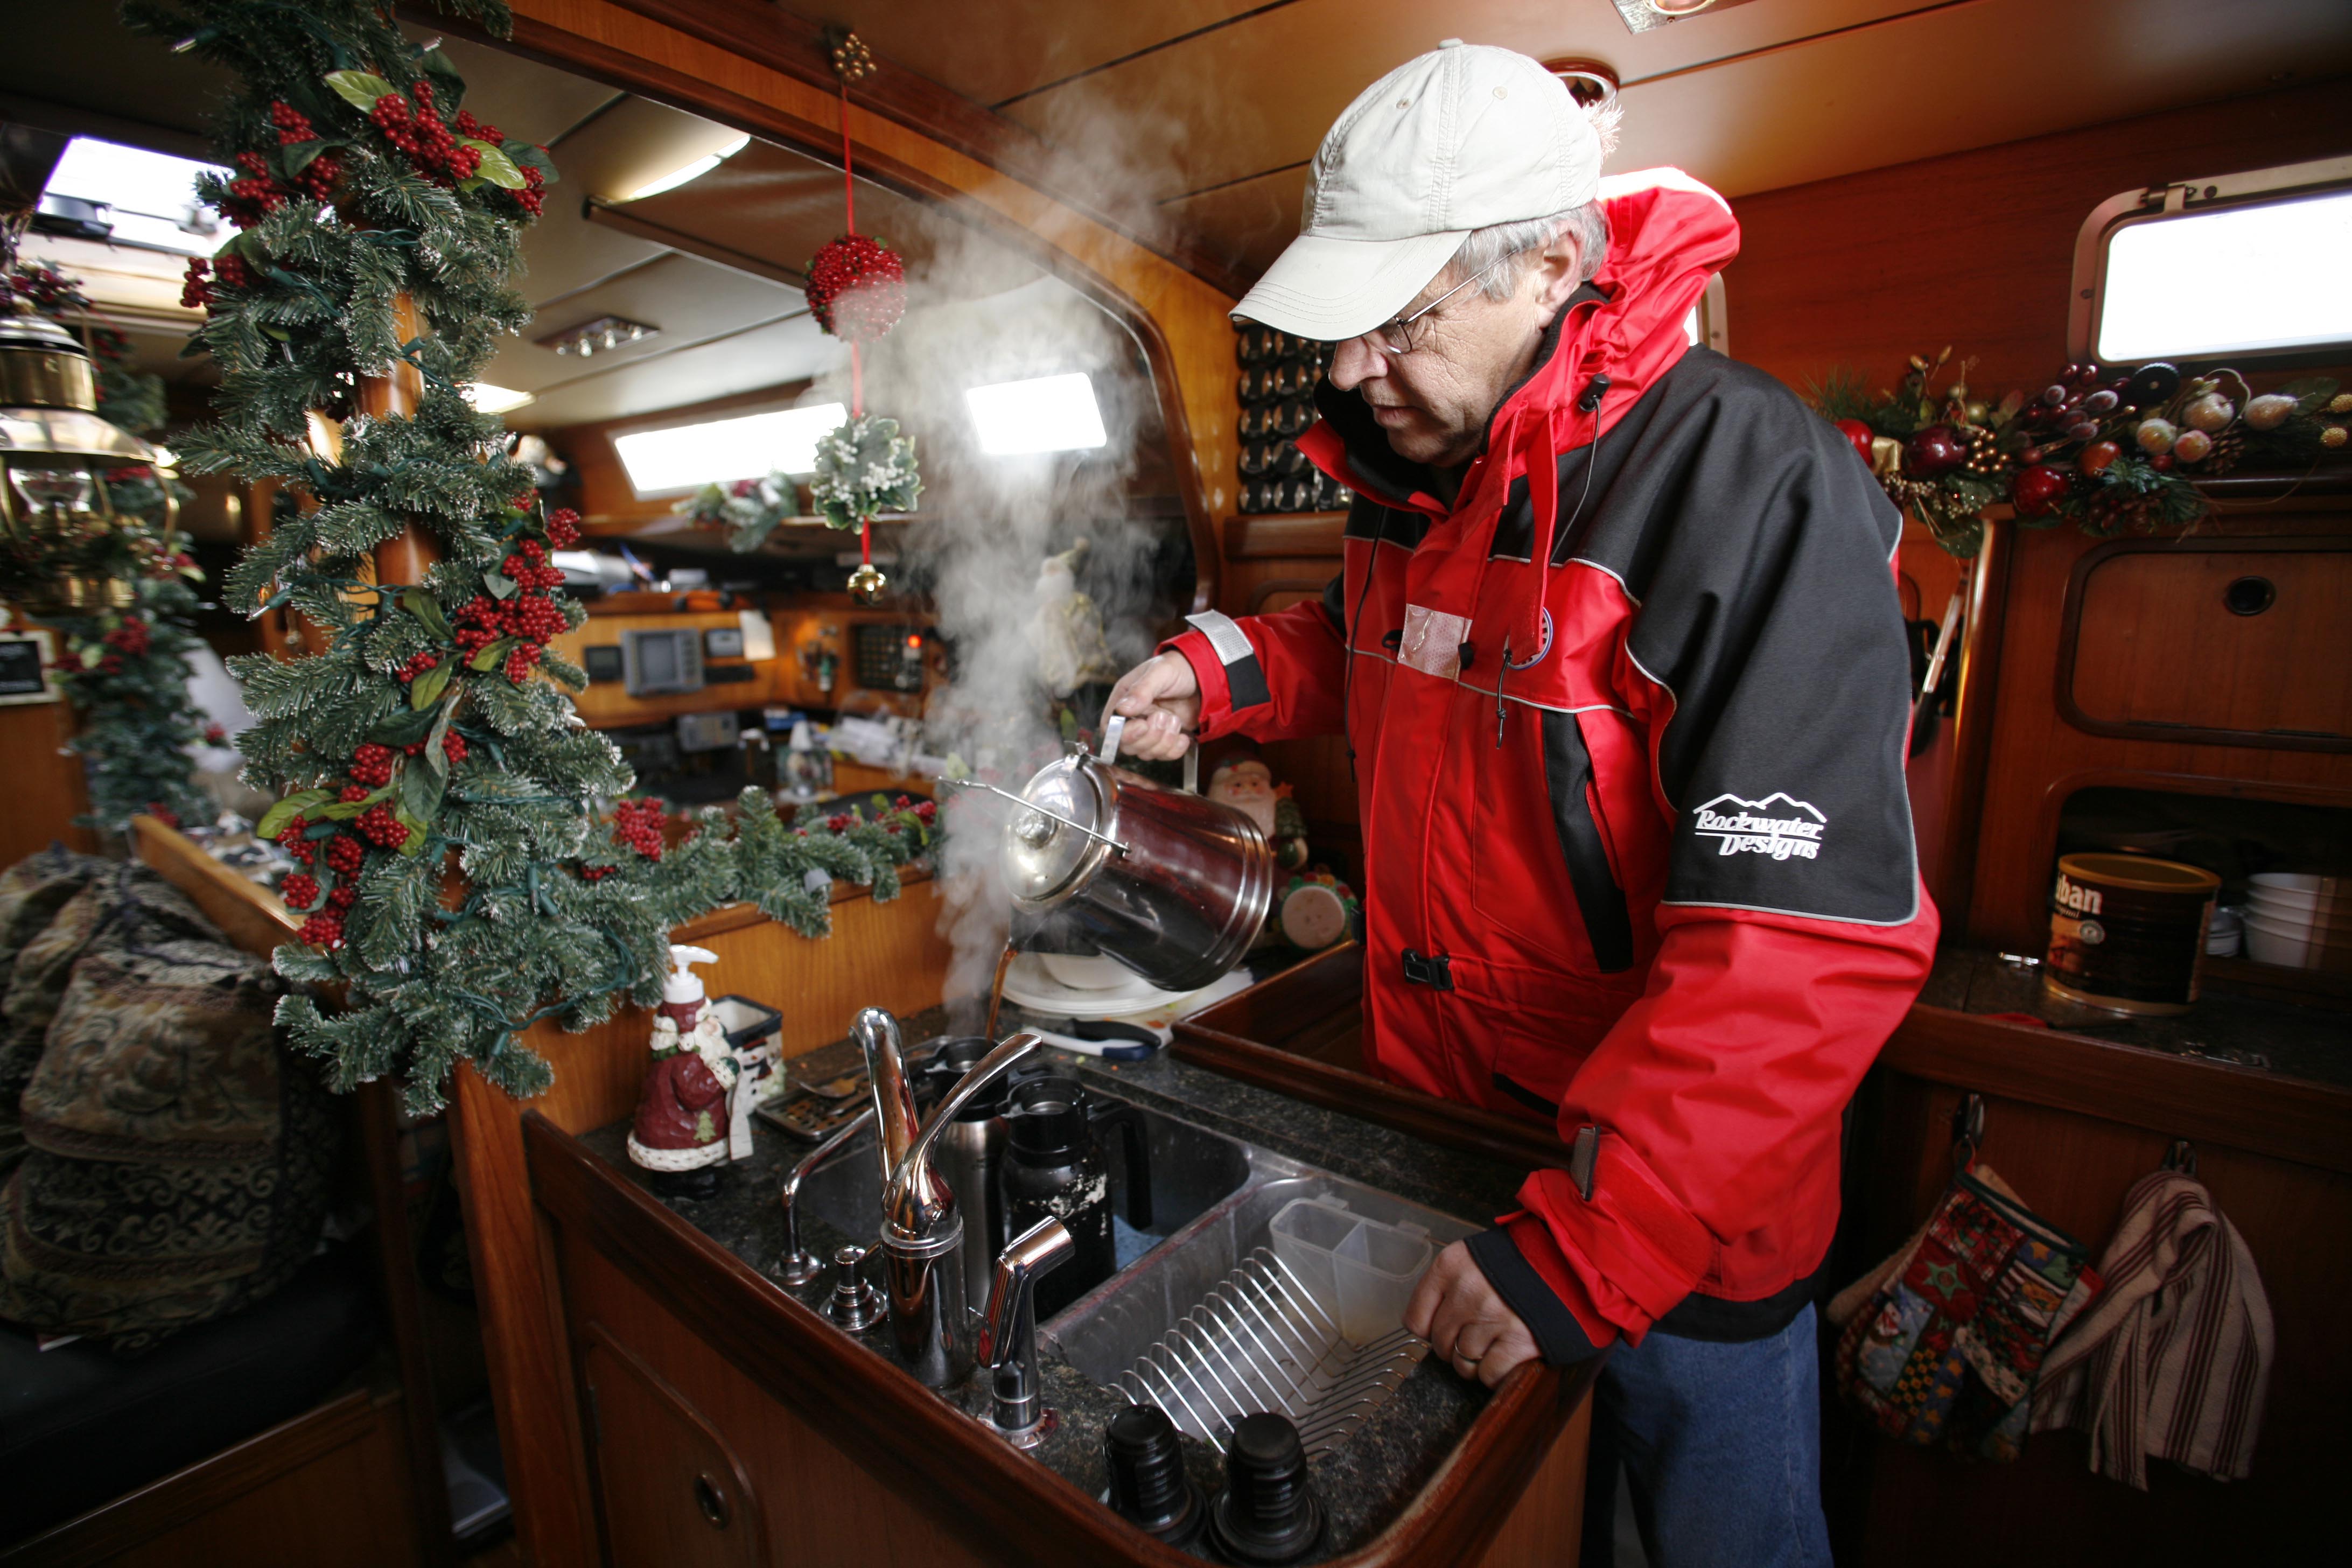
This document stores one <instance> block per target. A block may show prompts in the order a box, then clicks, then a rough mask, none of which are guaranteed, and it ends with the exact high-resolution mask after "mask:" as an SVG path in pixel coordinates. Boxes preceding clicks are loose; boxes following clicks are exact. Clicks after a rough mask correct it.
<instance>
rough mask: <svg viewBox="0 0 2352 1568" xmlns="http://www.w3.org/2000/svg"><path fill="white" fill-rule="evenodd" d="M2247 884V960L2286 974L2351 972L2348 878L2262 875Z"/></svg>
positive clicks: (2351, 903)
mask: <svg viewBox="0 0 2352 1568" xmlns="http://www.w3.org/2000/svg"><path fill="white" fill-rule="evenodd" d="M2248 880H2249V881H2251V882H2252V889H2251V891H2249V892H2248V894H2247V896H2246V911H2245V921H2246V955H2247V956H2248V957H2249V958H2252V960H2254V962H2256V963H2276V964H2281V965H2284V967H2286V968H2289V969H2326V970H2333V971H2336V973H2352V877H2323V876H2320V875H2318V874H2317V873H2315V872H2310V871H2264V872H2262V873H2260V874H2258V875H2256V876H2254V877H2252V878H2250V879H2248Z"/></svg>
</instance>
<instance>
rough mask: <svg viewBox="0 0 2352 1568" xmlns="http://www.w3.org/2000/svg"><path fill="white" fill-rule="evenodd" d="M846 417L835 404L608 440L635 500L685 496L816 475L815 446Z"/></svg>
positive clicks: (652, 431) (783, 409) (779, 411)
mask: <svg viewBox="0 0 2352 1568" xmlns="http://www.w3.org/2000/svg"><path fill="white" fill-rule="evenodd" d="M848 416H849V411H848V410H847V409H845V408H844V407H843V406H842V405H840V404H838V403H820V404H815V405H812V406H809V407H806V408H782V409H778V410H776V411H775V412H773V413H770V414H750V415H744V416H740V417H739V418H734V419H709V420H705V421H704V422H702V423H701V424H698V425H673V426H669V427H668V428H667V429H664V430H634V431H631V432H630V433H629V434H628V435H625V436H615V437H614V438H613V449H614V451H616V452H618V453H619V454H620V458H621V467H623V468H625V469H627V470H628V474H629V486H630V488H631V489H634V490H635V491H636V493H637V494H638V495H639V496H641V497H642V496H652V495H661V494H663V493H665V492H675V491H677V490H690V489H695V488H696V487H697V486H699V485H714V484H725V483H727V482H728V481H730V480H731V479H764V478H766V477H767V476H768V475H770V474H772V473H779V472H781V473H787V474H810V473H814V472H815V471H816V444H817V442H818V441H819V440H820V439H822V438H823V437H826V436H828V435H830V434H832V433H833V432H834V431H835V430H837V429H839V428H840V427H841V424H842V421H843V420H845V419H846V418H847V417H848Z"/></svg>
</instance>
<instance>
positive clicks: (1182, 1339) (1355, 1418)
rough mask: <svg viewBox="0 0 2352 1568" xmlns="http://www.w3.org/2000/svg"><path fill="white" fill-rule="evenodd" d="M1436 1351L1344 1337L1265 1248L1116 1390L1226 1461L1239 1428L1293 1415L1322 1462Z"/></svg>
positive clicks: (1403, 1339) (1396, 1337)
mask: <svg viewBox="0 0 2352 1568" xmlns="http://www.w3.org/2000/svg"><path fill="white" fill-rule="evenodd" d="M1428 1353H1429V1347H1428V1346H1427V1345H1426V1344H1424V1343H1423V1342H1421V1341H1419V1340H1417V1339H1415V1338H1413V1337H1412V1335H1411V1334H1409V1333H1407V1332H1405V1331H1404V1330H1403V1329H1402V1328H1399V1329H1397V1330H1396V1331H1394V1332H1392V1333H1390V1334H1387V1335H1384V1336H1383V1337H1381V1338H1380V1339H1378V1340H1374V1341H1372V1342H1370V1343H1367V1344H1361V1345H1359V1344H1356V1343H1353V1342H1350V1341H1349V1340H1347V1339H1346V1338H1344V1337H1342V1336H1341V1334H1340V1332H1339V1323H1338V1322H1337V1321H1334V1320H1333V1319H1332V1317H1331V1315H1330V1314H1329V1313H1328V1312H1327V1311H1325V1310H1323V1308H1322V1307H1321V1305H1320V1304H1318V1302H1317V1301H1316V1300H1315V1298H1314V1296H1313V1295H1312V1294H1310V1293H1309V1292H1308V1291H1307V1289H1306V1287H1305V1286H1303V1285H1301V1284H1300V1283H1299V1281H1298V1277H1297V1275H1295V1274H1293V1273H1292V1272H1291V1271H1290V1269H1289V1268H1287V1267H1286V1265H1285V1264H1284V1263H1283V1262H1282V1260H1281V1259H1280V1258H1276V1257H1275V1255H1274V1252H1273V1250H1272V1249H1271V1248H1269V1247H1259V1248H1257V1249H1256V1250H1255V1251H1254V1252H1252V1253H1251V1254H1250V1255H1249V1256H1248V1257H1246V1258H1243V1259H1242V1261H1241V1263H1240V1264H1239V1265H1238V1266H1237V1267H1236V1268H1234V1271H1233V1272H1232V1273H1230V1274H1228V1275H1226V1276H1225V1277H1224V1278H1223V1279H1221V1280H1219V1281H1218V1282H1217V1283H1216V1284H1215V1285H1213V1286H1212V1287H1211V1288H1210V1289H1209V1292H1208V1294H1207V1295H1205V1296H1203V1297H1202V1300H1201V1302H1200V1304H1199V1305H1198V1306H1196V1307H1194V1308H1193V1309H1192V1310H1191V1311H1190V1312H1187V1313H1186V1314H1185V1315H1184V1316H1183V1318H1182V1319H1181V1320H1180V1321H1178V1322H1177V1324H1176V1326H1175V1327H1174V1328H1172V1329H1171V1330H1170V1331H1168V1333H1167V1336H1166V1337H1165V1338H1163V1339H1161V1340H1160V1342H1158V1343H1156V1344H1154V1345H1153V1346H1152V1347H1151V1348H1150V1350H1148V1351H1146V1352H1144V1353H1143V1354H1142V1355H1141V1356H1139V1357H1138V1358H1137V1359H1136V1362H1135V1363H1134V1364H1133V1365H1132V1366H1130V1367H1129V1368H1128V1369H1127V1371H1125V1372H1123V1373H1120V1374H1119V1378H1118V1385H1119V1392H1121V1393H1122V1394H1126V1395H1127V1396H1128V1398H1129V1400H1131V1401H1132V1402H1134V1403H1135V1404H1138V1405H1158V1406H1159V1407H1160V1409H1161V1410H1163V1411H1165V1412H1166V1413H1167V1415H1168V1417H1169V1419H1171V1421H1174V1422H1175V1423H1176V1425H1177V1426H1180V1427H1181V1428H1182V1429H1183V1430H1185V1431H1186V1432H1189V1433H1191V1434H1192V1436H1195V1437H1198V1438H1200V1439H1201V1440H1202V1441H1203V1442H1206V1443H1208V1444H1210V1445H1212V1446H1213V1447H1215V1448H1216V1450H1217V1451H1218V1452H1219V1453H1221V1454H1222V1453H1223V1452H1224V1449H1225V1438H1226V1436H1227V1435H1228V1433H1229V1432H1230V1431H1231V1429H1232V1426H1233V1425H1234V1422H1236V1421H1238V1420H1240V1419H1241V1418H1242V1417H1243V1416H1244V1415H1255V1414H1256V1413H1257V1412H1259V1411H1262V1410H1266V1411H1276V1412H1278V1413H1280V1414H1282V1415H1287V1416H1288V1417H1289V1418H1290V1419H1291V1421H1292V1423H1293V1424H1294V1425H1296V1426H1297V1428H1298V1435H1299V1438H1300V1440H1301V1441H1303V1442H1304V1443H1305V1444H1306V1445H1307V1454H1308V1455H1309V1456H1310V1457H1317V1458H1319V1457H1320V1456H1322V1455H1325V1454H1328V1453H1329V1452H1331V1451H1332V1450H1333V1449H1335V1448H1337V1447H1339V1445H1340V1444H1342V1443H1345V1442H1346V1441H1347V1440H1348V1437H1349V1434H1350V1433H1352V1432H1354V1431H1355V1429H1356V1428H1357V1427H1358V1426H1361V1425H1362V1424H1363V1422H1364V1418H1365V1417H1366V1416H1368V1415H1370V1414H1371V1413H1372V1412H1373V1411H1375V1410H1378V1409H1379V1408H1380V1407H1381V1405H1384V1404H1386V1403H1387V1401H1388V1399H1389V1396H1390V1395H1391V1394H1394V1393H1395V1392H1396V1391H1397V1389H1398V1387H1399V1386H1400V1385H1401V1384H1402V1383H1403V1382H1404V1380H1405V1378H1406V1376H1407V1375H1408V1374H1409V1373H1411V1372H1412V1367H1413V1363H1415V1362H1417V1361H1419V1360H1421V1358H1422V1357H1423V1356H1425V1355H1427V1354H1428Z"/></svg>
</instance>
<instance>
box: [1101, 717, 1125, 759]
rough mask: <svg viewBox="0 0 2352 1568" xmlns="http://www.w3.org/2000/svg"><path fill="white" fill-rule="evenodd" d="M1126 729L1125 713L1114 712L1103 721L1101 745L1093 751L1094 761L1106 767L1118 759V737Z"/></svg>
mask: <svg viewBox="0 0 2352 1568" xmlns="http://www.w3.org/2000/svg"><path fill="white" fill-rule="evenodd" d="M1126 731H1127V715H1126V714H1124V713H1114V714H1112V715H1111V716H1110V717H1109V718H1108V719H1107V720H1105V721H1103V738H1102V745H1101V746H1100V748H1098V749H1097V751H1096V752H1095V761H1097V762H1098V763H1101V764H1102V765H1103V766H1105V767H1108V766H1110V765H1111V764H1112V763H1115V762H1117V761H1118V738H1119V736H1120V735H1122V734H1124V733H1125V732H1126Z"/></svg>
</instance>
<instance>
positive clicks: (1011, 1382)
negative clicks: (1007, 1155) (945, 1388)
mask: <svg viewBox="0 0 2352 1568" xmlns="http://www.w3.org/2000/svg"><path fill="white" fill-rule="evenodd" d="M1077 1249H1078V1244H1077V1243H1076V1242H1075V1241H1073V1240H1071V1239H1070V1233H1069V1232H1068V1231H1067V1230H1066V1229H1064V1228H1063V1226H1062V1222H1061V1221H1060V1220H1057V1219H1055V1218H1052V1217H1051V1216H1048V1217H1046V1218H1045V1219H1041V1220H1039V1221H1038V1222H1037V1223H1036V1224H1035V1225H1033V1226H1030V1227H1029V1228H1028V1229H1027V1230H1024V1231H1023V1232H1022V1233H1021V1234H1020V1235H1019V1236H1016V1237H1013V1239H1012V1241H1011V1242H1009V1243H1007V1244H1006V1246H1005V1248H1004V1250H1003V1251H1002V1252H1000V1253H998V1254H997V1255H996V1274H995V1277H994V1278H993V1279H991V1280H990V1281H989V1286H988V1312H987V1315H986V1316H985V1317H984V1318H982V1321H981V1326H980V1363H981V1365H982V1366H984V1367H986V1368H988V1370H989V1371H990V1372H991V1373H993V1374H994V1375H993V1376H992V1378H991V1379H990V1383H989V1392H990V1394H991V1395H992V1403H991V1405H990V1414H989V1425H991V1426H994V1427H995V1428H996V1430H997V1433H998V1435H999V1436H1003V1439H1004V1440H1005V1441H1006V1442H1008V1443H1010V1444H1012V1445H1013V1447H1016V1448H1034V1447H1036V1446H1037V1445H1038V1444H1040V1443H1042V1442H1044V1441H1045V1434H1047V1433H1048V1432H1051V1431H1052V1430H1053V1429H1054V1413H1053V1411H1051V1410H1049V1409H1047V1408H1046V1406H1045V1379H1044V1377H1043V1376H1042V1374H1041V1373H1039V1372H1038V1370H1037V1311H1036V1303H1037V1279H1038V1277H1039V1276H1041V1275H1045V1274H1050V1273H1052V1272H1053V1271H1054V1270H1055V1269H1056V1268H1060V1267H1061V1266H1062V1264H1063V1263H1064V1262H1065V1261H1066V1260H1067V1259H1068V1258H1069V1256H1070V1254H1072V1253H1074V1252H1076V1250H1077Z"/></svg>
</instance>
